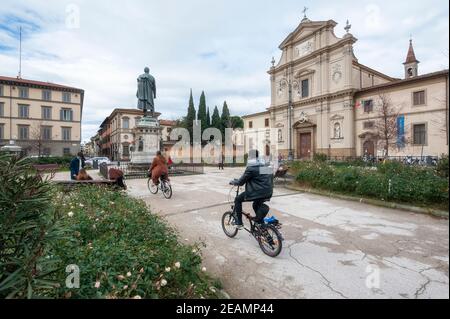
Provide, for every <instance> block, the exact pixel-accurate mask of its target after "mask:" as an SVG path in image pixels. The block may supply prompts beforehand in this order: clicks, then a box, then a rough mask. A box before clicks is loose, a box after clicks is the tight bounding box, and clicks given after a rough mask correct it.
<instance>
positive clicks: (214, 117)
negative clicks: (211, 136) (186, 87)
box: [211, 105, 222, 130]
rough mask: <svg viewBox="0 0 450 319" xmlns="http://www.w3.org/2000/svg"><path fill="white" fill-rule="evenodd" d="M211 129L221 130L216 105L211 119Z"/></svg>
mask: <svg viewBox="0 0 450 319" xmlns="http://www.w3.org/2000/svg"><path fill="white" fill-rule="evenodd" d="M211 127H215V128H217V129H218V130H221V128H222V125H221V121H220V115H219V109H218V108H217V105H216V106H215V107H214V111H213V115H212V117H211Z"/></svg>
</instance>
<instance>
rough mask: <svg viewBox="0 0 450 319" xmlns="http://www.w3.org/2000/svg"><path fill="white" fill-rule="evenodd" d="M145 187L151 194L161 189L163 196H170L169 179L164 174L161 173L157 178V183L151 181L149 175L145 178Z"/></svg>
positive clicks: (170, 186)
mask: <svg viewBox="0 0 450 319" xmlns="http://www.w3.org/2000/svg"><path fill="white" fill-rule="evenodd" d="M147 187H148V189H149V191H150V193H152V194H157V193H158V190H161V192H162V193H163V195H164V197H165V198H167V199H170V198H171V197H172V185H171V184H170V181H169V179H168V178H167V176H166V175H162V176H161V177H160V178H159V184H158V185H155V183H153V180H152V178H151V176H150V177H149V178H148V180H147Z"/></svg>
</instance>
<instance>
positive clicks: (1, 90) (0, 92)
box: [0, 85, 5, 96]
mask: <svg viewBox="0 0 450 319" xmlns="http://www.w3.org/2000/svg"><path fill="white" fill-rule="evenodd" d="M3 90H4V89H3V85H0V96H3V95H4V94H5V93H4V92H3Z"/></svg>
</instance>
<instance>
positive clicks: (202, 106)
mask: <svg viewBox="0 0 450 319" xmlns="http://www.w3.org/2000/svg"><path fill="white" fill-rule="evenodd" d="M206 116H207V114H206V97H205V92H204V91H202V94H201V95H200V102H199V104H198V113H197V120H199V121H201V125H202V127H201V129H202V132H203V130H204V129H205V128H206V127H207V118H206Z"/></svg>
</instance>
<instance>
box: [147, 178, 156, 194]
mask: <svg viewBox="0 0 450 319" xmlns="http://www.w3.org/2000/svg"><path fill="white" fill-rule="evenodd" d="M147 187H148V190H149V191H150V193H152V194H156V193H157V192H158V186H157V185H155V184H154V183H153V180H152V179H151V178H149V179H148V181H147Z"/></svg>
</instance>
